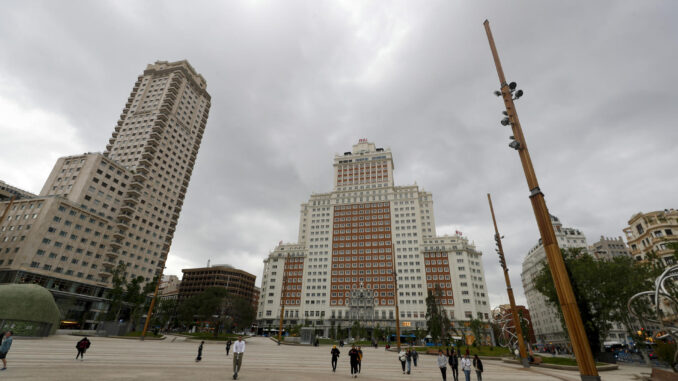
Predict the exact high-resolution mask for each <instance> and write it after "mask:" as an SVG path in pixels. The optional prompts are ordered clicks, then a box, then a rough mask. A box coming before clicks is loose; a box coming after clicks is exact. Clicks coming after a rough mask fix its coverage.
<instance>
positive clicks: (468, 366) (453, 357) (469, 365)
mask: <svg viewBox="0 0 678 381" xmlns="http://www.w3.org/2000/svg"><path fill="white" fill-rule="evenodd" d="M437 361H438V368H440V373H442V376H443V381H446V380H447V365H448V364H449V365H450V369H451V371H452V377H453V379H454V381H459V365H460V364H461V370H462V372H464V378H465V380H466V381H471V370H472V369H475V371H476V377H477V381H482V380H483V362H482V361H481V360H480V357H478V355H473V361H471V359H470V358H469V351H468V349H467V350H466V353H465V354H464V357H463V358H462V359H461V361H459V358H458V355H457V352H455V351H454V349H452V350H450V349H448V350H447V355H445V353H443V350H442V349H440V350H438V359H437Z"/></svg>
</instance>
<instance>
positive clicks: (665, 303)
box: [626, 265, 678, 372]
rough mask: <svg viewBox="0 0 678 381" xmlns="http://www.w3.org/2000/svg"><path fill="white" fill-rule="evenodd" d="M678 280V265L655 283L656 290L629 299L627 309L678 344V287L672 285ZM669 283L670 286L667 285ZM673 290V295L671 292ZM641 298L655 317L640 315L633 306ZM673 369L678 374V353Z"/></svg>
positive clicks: (674, 359)
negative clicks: (677, 292) (655, 326)
mask: <svg viewBox="0 0 678 381" xmlns="http://www.w3.org/2000/svg"><path fill="white" fill-rule="evenodd" d="M676 280H678V265H675V266H671V267H669V268H667V269H666V270H664V272H663V273H662V274H661V275H660V276H659V277H657V279H655V281H654V290H652V291H643V292H639V293H637V294H635V295H633V296H632V297H631V298H629V301H628V303H627V304H626V308H627V309H628V311H629V314H631V316H633V317H634V318H636V319H637V320H638V321H647V322H649V323H654V324H657V325H659V327H660V329H661V331H662V332H665V333H666V335H665V336H664V337H667V336H670V337H671V338H672V339H673V341H674V342H677V343H678V315H677V314H676V313H677V312H678V309H677V308H678V299H677V298H676V295H677V294H676V293H675V289H676V285H674V284H671V283H673V282H675V281H676ZM667 282H668V285H667ZM669 288H673V291H674V292H673V294H672V293H671V292H670V291H669ZM641 298H644V299H647V301H648V305H649V306H650V307H652V312H654V315H655V316H651V317H647V316H643V315H642V314H640V313H638V312H637V311H636V310H635V309H634V308H633V306H632V304H633V302H635V301H640V300H641ZM671 367H672V368H673V370H674V371H675V372H678V351H676V352H675V353H674V355H673V362H672V363H671Z"/></svg>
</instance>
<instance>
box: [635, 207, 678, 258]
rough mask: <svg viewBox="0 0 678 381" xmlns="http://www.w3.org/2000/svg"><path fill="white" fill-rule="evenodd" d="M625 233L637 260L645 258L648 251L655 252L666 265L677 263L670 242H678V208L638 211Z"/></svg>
mask: <svg viewBox="0 0 678 381" xmlns="http://www.w3.org/2000/svg"><path fill="white" fill-rule="evenodd" d="M624 233H625V234H626V241H627V242H628V245H629V247H630V248H631V255H632V256H633V257H634V258H635V259H636V260H638V261H642V260H645V259H646V256H647V254H648V253H650V252H654V253H655V254H656V255H657V256H658V257H659V258H660V259H661V261H662V262H663V263H664V264H665V265H666V266H669V265H674V264H675V260H674V258H673V250H671V248H670V247H669V246H668V244H669V243H671V242H678V210H676V209H665V210H661V211H655V212H649V213H636V214H634V215H633V217H631V219H630V220H629V226H628V227H627V228H625V229H624Z"/></svg>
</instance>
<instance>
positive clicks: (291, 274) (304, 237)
mask: <svg viewBox="0 0 678 381" xmlns="http://www.w3.org/2000/svg"><path fill="white" fill-rule="evenodd" d="M333 167H334V172H333V173H334V189H333V191H332V192H328V193H319V194H312V195H311V197H310V200H309V201H308V202H306V203H303V204H302V205H301V215H300V219H299V236H298V243H290V244H283V243H282V242H281V244H279V245H278V246H277V247H276V248H275V249H274V250H273V251H272V252H271V253H270V255H269V256H268V258H267V259H265V260H264V273H263V279H262V285H261V296H260V299H259V307H258V309H257V320H258V323H259V327H260V328H262V329H266V328H275V327H277V326H278V319H279V317H280V304H281V301H282V303H284V305H285V312H284V320H285V325H287V324H299V323H303V322H304V321H309V322H311V323H313V324H314V325H315V326H316V327H318V328H319V329H324V330H325V331H326V334H327V331H328V330H329V329H330V328H331V327H333V326H334V327H343V328H346V327H348V326H350V325H351V324H353V322H354V321H356V320H358V321H361V322H362V323H363V324H364V325H366V326H368V327H376V324H379V325H380V326H381V327H382V328H384V327H391V328H393V327H394V326H395V301H396V298H397V300H398V303H399V310H400V320H401V322H402V323H401V325H402V326H403V328H404V329H406V330H408V329H415V328H417V327H420V328H421V327H424V326H425V325H426V323H425V319H426V318H425V316H426V302H425V300H426V297H427V294H428V290H434V289H439V290H440V291H442V295H443V296H442V297H441V298H440V299H439V300H440V304H441V307H442V308H443V310H444V311H445V312H446V313H447V314H448V316H449V317H450V318H451V319H452V320H469V319H471V318H479V319H482V320H484V321H489V312H490V309H489V305H488V294H487V286H486V284H485V276H484V270H483V265H482V259H481V256H482V254H481V253H480V252H479V251H477V250H476V249H475V247H474V245H473V243H471V242H469V240H468V239H466V238H464V237H462V236H461V234H456V235H454V236H437V235H436V230H435V219H434V216H433V198H432V195H431V193H428V192H425V191H423V190H421V189H420V188H419V187H418V186H417V185H407V186H396V185H395V184H394V180H393V168H394V167H393V158H392V155H391V152H390V150H384V149H383V148H377V147H376V146H375V145H374V144H373V143H370V142H368V141H367V140H365V139H361V140H360V141H359V142H358V144H355V145H354V146H353V149H352V151H350V152H345V153H344V154H343V155H336V156H335V158H334V166H333ZM395 276H397V279H396V278H395ZM396 280H397V287H396Z"/></svg>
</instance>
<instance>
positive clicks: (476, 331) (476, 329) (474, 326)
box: [468, 319, 483, 347]
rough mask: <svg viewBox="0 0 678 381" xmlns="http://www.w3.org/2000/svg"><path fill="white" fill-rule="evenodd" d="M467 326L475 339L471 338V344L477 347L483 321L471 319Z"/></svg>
mask: <svg viewBox="0 0 678 381" xmlns="http://www.w3.org/2000/svg"><path fill="white" fill-rule="evenodd" d="M468 326H469V328H470V329H471V332H473V336H474V337H475V340H473V346H474V347H477V346H479V345H480V344H481V343H482V340H481V339H482V334H483V322H482V321H481V320H479V319H471V320H469V322H468Z"/></svg>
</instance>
